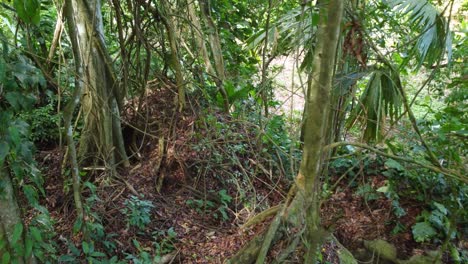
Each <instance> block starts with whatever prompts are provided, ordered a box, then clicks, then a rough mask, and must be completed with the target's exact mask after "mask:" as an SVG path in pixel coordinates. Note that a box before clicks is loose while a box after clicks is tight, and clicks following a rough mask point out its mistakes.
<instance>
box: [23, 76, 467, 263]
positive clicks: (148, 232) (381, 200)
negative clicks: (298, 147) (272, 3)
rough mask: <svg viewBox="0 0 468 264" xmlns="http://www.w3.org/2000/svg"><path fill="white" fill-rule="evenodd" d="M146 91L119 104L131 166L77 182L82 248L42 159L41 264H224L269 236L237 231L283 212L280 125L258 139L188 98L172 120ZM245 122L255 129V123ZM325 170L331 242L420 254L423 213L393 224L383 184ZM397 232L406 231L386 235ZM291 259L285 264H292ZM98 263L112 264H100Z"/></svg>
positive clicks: (166, 106) (285, 185)
mask: <svg viewBox="0 0 468 264" xmlns="http://www.w3.org/2000/svg"><path fill="white" fill-rule="evenodd" d="M151 85H153V86H155V87H157V88H156V89H155V88H154V87H152V88H153V89H151V90H152V91H154V92H151V93H150V92H148V94H147V95H146V96H145V97H144V98H145V99H144V101H142V102H139V101H130V102H128V103H127V105H126V111H125V113H126V114H125V115H124V116H123V122H124V124H125V126H124V137H125V139H126V145H127V146H129V147H128V149H127V150H128V152H129V153H130V155H131V161H132V162H131V164H132V165H131V167H130V168H128V169H125V170H121V171H119V175H118V176H117V177H116V178H109V177H108V176H106V174H104V173H102V171H100V170H99V169H98V168H85V169H86V170H84V171H83V173H82V176H83V180H84V181H85V182H86V183H85V184H84V186H85V187H84V190H83V195H84V197H86V198H87V199H86V210H87V218H86V220H87V225H88V226H87V229H88V230H89V231H91V232H90V233H91V236H92V239H91V241H92V242H91V243H87V242H82V243H80V241H82V239H83V237H82V233H80V232H75V231H74V230H77V227H76V225H77V223H76V222H75V212H74V207H73V200H72V198H71V193H70V185H69V182H68V181H65V185H63V184H62V183H63V182H64V181H63V178H62V177H63V176H62V175H64V176H66V175H67V171H63V170H62V165H63V164H62V159H63V156H64V153H63V152H62V151H61V150H60V149H59V148H56V149H54V150H47V151H46V150H44V151H41V152H40V154H39V157H38V160H40V161H42V164H40V167H42V168H44V170H43V171H44V174H45V179H46V182H45V190H46V194H47V195H46V197H47V199H46V200H44V201H42V202H43V204H45V205H46V207H47V208H48V210H49V211H50V212H51V219H52V220H53V222H54V225H53V227H54V230H55V233H54V234H55V237H53V238H51V240H52V241H55V242H54V243H51V247H54V248H55V251H54V250H51V251H50V252H49V256H48V257H49V258H50V259H54V260H55V261H62V262H66V261H71V262H74V261H78V260H80V261H90V260H94V261H95V262H96V263H98V262H99V261H102V263H119V261H120V262H123V263H126V262H130V261H131V262H133V263H223V261H225V260H226V259H228V258H229V257H230V256H232V255H233V254H234V253H235V252H236V251H238V250H239V249H240V248H241V247H242V246H243V245H244V244H245V243H246V242H247V241H249V240H250V239H251V238H252V237H254V236H255V235H256V234H259V233H261V232H263V231H264V230H265V228H267V227H268V222H269V220H268V219H271V218H267V220H266V221H264V222H261V223H259V224H257V225H255V226H253V227H248V228H242V225H243V224H244V223H245V222H246V221H247V220H248V219H249V218H251V217H252V216H254V215H255V214H257V213H259V212H261V211H263V210H265V209H267V208H270V207H273V206H275V205H278V204H279V203H281V201H282V200H283V199H284V197H285V195H286V194H285V193H286V191H287V190H288V189H289V187H290V185H291V183H292V179H293V176H294V175H293V170H294V168H296V166H297V160H298V158H299V156H298V154H297V153H298V152H295V151H294V148H292V145H291V144H293V143H292V141H291V140H290V139H288V138H273V137H272V136H271V135H273V133H271V134H269V132H268V129H279V127H280V126H281V122H280V121H281V119H280V118H281V117H276V120H275V118H273V119H272V120H274V121H273V122H272V123H270V124H269V125H270V126H268V125H267V126H265V127H266V129H265V130H263V131H262V130H260V129H259V126H258V125H256V124H255V123H254V122H246V121H245V120H248V118H245V116H243V117H242V118H236V117H235V116H236V115H232V116H227V115H226V114H223V113H221V112H220V111H218V110H216V109H212V110H205V111H199V106H198V105H197V104H198V101H197V100H192V101H191V108H188V109H187V110H186V111H185V112H182V113H178V112H176V111H175V105H174V87H173V86H171V85H170V84H169V82H164V81H162V80H157V81H154V82H153V83H152V84H151ZM201 100H202V99H200V101H201ZM245 107H248V106H245ZM250 118H251V119H252V120H253V121H254V118H255V115H254V114H252V115H251V116H250ZM242 120H244V121H242ZM275 122H276V123H275ZM276 132H277V131H276ZM276 132H275V133H276ZM275 135H277V133H276V134H275ZM291 150H293V151H291ZM62 172H63V173H64V174H62ZM331 172H332V176H331V178H330V180H328V182H331V183H337V184H336V185H335V186H333V187H334V188H328V189H327V188H325V189H324V197H325V198H326V199H325V200H324V203H323V205H322V207H321V215H322V219H323V220H322V223H323V226H325V228H326V229H327V230H328V232H330V234H333V235H334V236H335V237H336V238H337V239H338V240H337V241H340V242H341V243H342V244H343V245H344V246H346V247H348V248H349V249H350V250H352V251H353V252H357V253H356V254H357V255H359V250H361V248H362V247H363V244H364V243H365V241H370V240H373V239H382V238H383V239H386V240H387V241H389V242H391V243H392V244H394V245H395V246H396V247H397V249H398V257H399V258H400V259H405V258H407V257H409V256H411V255H415V254H416V255H421V254H423V253H424V251H423V249H428V248H430V247H426V248H423V249H421V246H420V245H419V244H418V243H416V242H415V241H414V239H413V236H412V234H411V229H410V228H409V227H410V226H412V225H413V224H414V223H415V222H416V219H417V217H418V215H420V213H421V210H422V209H421V204H419V203H418V202H415V201H414V200H409V199H406V198H405V199H403V198H402V199H401V200H400V201H399V205H400V206H401V208H402V209H403V210H405V211H406V214H405V216H404V217H402V218H398V219H397V218H396V217H395V215H394V213H393V209H394V207H393V206H392V201H391V200H390V199H388V197H385V195H383V193H379V192H375V190H377V189H379V188H381V187H383V186H384V185H385V184H386V183H387V180H386V177H385V176H383V175H381V174H380V173H375V172H374V173H368V172H363V171H360V172H359V173H358V174H359V175H358V176H356V177H351V179H347V180H343V179H342V178H340V177H339V173H338V172H339V171H337V170H332V171H331ZM363 186H364V187H363ZM327 192H328V193H327ZM33 214H34V212H33V211H30V212H29V215H30V216H32V215H33ZM30 218H31V217H30ZM397 222H398V223H397ZM398 226H400V227H406V229H402V231H399V232H396V233H395V232H394V231H395V228H396V227H398ZM392 232H393V233H392ZM336 243H337V242H336V241H328V242H326V243H325V244H324V245H323V247H322V250H321V252H320V259H321V261H322V263H340V258H339V256H338V251H339V250H340V248H341V245H340V246H339V245H337V244H336ZM465 243H466V242H465ZM465 246H466V245H465ZM280 247H281V243H279V244H278V246H277V248H273V250H272V254H271V256H270V260H271V261H273V259H274V257H275V254H276V253H278V252H281V251H282V250H281V248H280ZM275 252H276V253H275ZM300 254H301V253H300V252H296V255H297V257H294V259H296V260H297V263H299V262H300V259H301V258H300V257H299V255H300ZM105 256H111V257H112V258H110V260H109V261H108V262H105V261H104V260H105V259H106V258H105ZM364 257H365V256H364ZM364 257H363V258H364ZM444 259H447V256H445V257H444Z"/></svg>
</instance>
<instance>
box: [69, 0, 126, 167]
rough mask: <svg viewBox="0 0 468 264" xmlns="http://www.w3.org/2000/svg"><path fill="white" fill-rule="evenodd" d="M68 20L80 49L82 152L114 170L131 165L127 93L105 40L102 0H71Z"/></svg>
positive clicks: (79, 152) (84, 156)
mask: <svg viewBox="0 0 468 264" xmlns="http://www.w3.org/2000/svg"><path fill="white" fill-rule="evenodd" d="M66 4H67V5H69V6H68V10H69V12H67V20H68V23H72V22H71V21H73V25H70V24H69V27H76V28H75V29H76V30H74V32H75V34H76V38H77V41H76V43H75V42H72V45H75V46H77V47H73V48H74V49H76V50H78V51H79V54H75V56H79V57H80V59H79V60H75V63H80V65H79V68H80V69H81V70H80V71H79V72H77V75H78V76H77V78H80V79H81V81H82V82H83V85H84V89H83V95H82V109H83V117H84V127H83V131H82V136H81V141H80V147H79V151H78V155H79V157H80V158H81V159H84V160H86V161H88V160H92V161H93V162H94V163H97V162H96V161H99V163H100V165H105V166H106V167H108V168H110V169H111V171H112V172H114V171H115V167H116V165H117V164H119V163H122V164H123V165H124V166H129V162H128V158H127V155H126V153H125V148H124V144H123V137H122V130H121V127H120V109H119V108H121V106H122V103H123V97H124V95H123V94H121V93H120V90H119V87H118V85H117V82H116V77H115V73H114V70H113V68H112V64H111V59H110V57H109V54H108V52H107V48H106V46H105V42H104V33H103V24H102V14H101V3H100V0H76V1H72V0H67V2H66Z"/></svg>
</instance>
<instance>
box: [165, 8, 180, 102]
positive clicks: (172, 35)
mask: <svg viewBox="0 0 468 264" xmlns="http://www.w3.org/2000/svg"><path fill="white" fill-rule="evenodd" d="M162 6H163V12H162V13H163V14H162V22H163V24H164V26H165V27H166V31H167V37H168V39H169V47H170V49H171V68H172V69H173V70H174V74H175V77H176V85H177V93H178V97H177V103H178V105H179V111H182V109H183V108H184V107H185V84H184V77H183V74H182V66H181V65H180V61H179V55H178V54H179V52H178V51H177V37H176V35H177V34H176V31H175V30H176V29H175V27H174V23H173V22H172V19H171V18H170V17H168V14H169V13H170V12H169V6H168V3H167V2H166V0H164V1H162Z"/></svg>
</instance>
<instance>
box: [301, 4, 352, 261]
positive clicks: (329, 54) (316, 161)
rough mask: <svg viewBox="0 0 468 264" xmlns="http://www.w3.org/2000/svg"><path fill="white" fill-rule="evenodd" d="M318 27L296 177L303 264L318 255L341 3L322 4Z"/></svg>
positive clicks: (341, 11) (313, 259)
mask: <svg viewBox="0 0 468 264" xmlns="http://www.w3.org/2000/svg"><path fill="white" fill-rule="evenodd" d="M322 3H323V5H321V6H320V7H319V8H320V14H323V15H321V16H320V24H319V28H318V32H317V39H318V43H317V47H316V49H315V52H314V61H313V66H312V81H311V83H310V85H311V86H310V87H309V91H310V94H309V96H308V97H307V105H308V108H307V116H306V120H305V127H306V131H305V133H304V152H303V156H302V162H301V167H300V172H299V174H300V175H301V174H302V175H304V187H305V189H304V190H301V186H298V189H299V190H300V191H299V192H298V195H301V193H303V194H304V196H305V201H306V202H305V206H306V207H305V209H306V231H305V237H306V246H307V251H306V255H305V258H304V263H314V264H315V257H316V252H317V246H319V245H318V241H317V232H318V230H319V193H318V192H319V183H320V179H319V174H320V172H321V164H320V161H321V157H322V154H323V153H322V149H323V147H324V143H325V138H326V134H327V133H328V132H327V131H326V129H327V127H328V126H327V117H328V111H329V102H330V95H331V87H332V84H333V73H334V68H335V58H336V46H337V44H338V38H339V35H340V23H341V19H342V15H343V8H344V3H343V1H342V0H329V1H321V4H322Z"/></svg>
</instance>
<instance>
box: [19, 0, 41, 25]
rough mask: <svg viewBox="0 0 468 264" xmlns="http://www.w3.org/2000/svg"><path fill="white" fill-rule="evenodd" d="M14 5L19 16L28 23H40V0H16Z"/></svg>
mask: <svg viewBox="0 0 468 264" xmlns="http://www.w3.org/2000/svg"><path fill="white" fill-rule="evenodd" d="M13 6H14V7H15V9H16V12H17V13H18V16H19V17H20V18H21V19H22V20H23V21H24V22H26V23H29V24H34V25H38V24H39V21H40V19H41V2H40V0H15V1H14V2H13Z"/></svg>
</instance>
